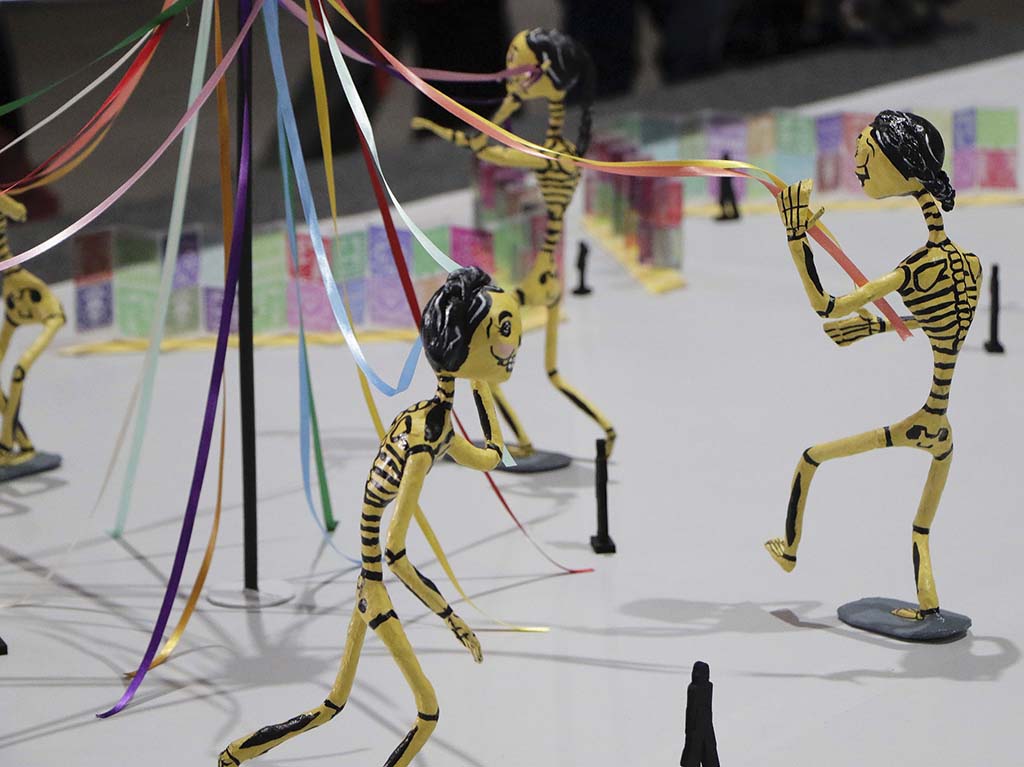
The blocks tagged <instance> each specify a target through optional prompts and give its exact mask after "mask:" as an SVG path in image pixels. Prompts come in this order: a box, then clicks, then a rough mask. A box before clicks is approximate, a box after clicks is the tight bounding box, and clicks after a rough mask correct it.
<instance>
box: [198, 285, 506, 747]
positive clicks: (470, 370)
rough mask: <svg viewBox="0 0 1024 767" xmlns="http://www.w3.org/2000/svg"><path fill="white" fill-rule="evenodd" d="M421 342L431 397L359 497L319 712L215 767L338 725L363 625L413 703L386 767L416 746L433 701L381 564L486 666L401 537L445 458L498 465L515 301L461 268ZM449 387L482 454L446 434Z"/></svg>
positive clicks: (253, 739) (245, 742)
mask: <svg viewBox="0 0 1024 767" xmlns="http://www.w3.org/2000/svg"><path fill="white" fill-rule="evenodd" d="M422 336H423V349H424V352H425V353H426V357H427V360H428V361H429V362H430V364H431V366H432V367H433V368H434V370H435V371H436V373H437V393H436V394H435V395H434V397H433V398H432V399H429V400H425V401H423V402H419V403H417V404H415V405H413V406H412V407H410V408H408V409H407V410H403V411H402V412H401V413H399V414H398V416H397V417H396V418H395V420H394V421H393V422H392V423H391V427H390V428H389V429H388V432H387V434H386V435H385V436H384V439H383V440H382V441H381V445H380V449H379V451H378V452H377V456H376V458H375V459H374V461H373V466H372V467H371V469H370V473H369V476H368V478H367V480H366V485H365V486H364V488H363V511H362V521H361V523H360V525H359V530H360V535H361V539H362V549H361V551H362V571H361V573H360V575H359V578H358V580H357V582H356V605H355V607H354V608H353V611H352V618H351V620H350V622H349V627H348V636H347V638H346V640H345V649H344V652H343V653H342V658H341V666H340V668H339V669H338V676H337V678H336V679H335V682H334V686H333V687H332V688H331V691H330V693H329V694H328V696H327V698H326V699H325V700H324V702H323V703H322V704H321V705H319V706H317V707H316V708H313V709H310V710H309V711H307V712H305V713H303V714H299V715H298V716H296V717H294V718H292V719H289V720H288V721H286V722H282V723H281V724H272V725H270V726H268V727H263V728H261V729H259V730H257V731H256V732H254V733H252V734H251V735H247V736H245V737H244V738H239V739H238V740H236V741H235V742H234V743H232V744H231V745H229V746H228V747H227V748H226V749H224V751H223V752H221V754H220V759H219V760H218V762H217V764H218V767H233V765H238V764H240V763H242V762H244V761H246V760H247V759H252V758H253V757H255V756H259V755H260V754H263V753H266V752H267V751H269V750H270V749H271V748H273V747H274V746H277V745H279V744H281V743H283V742H284V741H286V740H288V739H289V738H292V737H294V736H295V735H298V734H300V733H303V732H307V731H308V730H311V729H313V728H314V727H318V726H319V725H321V724H324V723H325V722H328V721H330V720H331V719H333V718H334V717H335V716H337V714H338V713H339V712H340V711H341V710H342V708H344V706H345V703H346V701H347V700H348V696H349V692H350V691H351V689H352V682H353V680H354V678H355V673H356V665H357V664H358V662H359V655H360V651H361V649H362V646H363V638H364V636H365V634H366V627H367V626H369V627H370V628H371V629H373V631H374V632H376V634H377V636H378V637H379V638H380V639H381V641H382V642H384V644H385V646H386V647H387V648H388V650H390V651H391V654H392V656H393V657H394V659H395V662H396V663H397V664H398V667H399V668H400V669H401V671H402V674H403V675H404V676H405V678H406V681H407V682H408V684H409V686H410V687H411V688H412V692H413V696H414V697H415V700H416V707H417V715H416V716H417V719H416V723H415V725H414V726H413V728H412V729H411V730H410V731H409V733H408V734H407V735H406V736H405V738H404V739H403V740H402V742H401V743H399V745H398V747H397V748H396V749H395V751H394V752H393V753H392V754H391V757H390V758H389V759H388V761H387V764H388V766H389V767H405V765H408V764H409V762H411V761H412V759H413V757H414V756H415V755H416V753H417V752H418V751H419V750H420V749H421V748H422V747H423V744H424V743H426V741H427V739H428V738H429V737H430V735H431V733H432V732H433V731H434V728H435V727H436V726H437V719H438V706H437V698H436V697H435V695H434V689H433V687H432V686H431V684H430V681H429V680H428V679H427V677H426V675H425V674H424V673H423V670H422V669H421V668H420V664H419V661H418V660H417V659H416V655H415V653H414V652H413V649H412V645H411V644H410V643H409V640H408V638H407V637H406V634H405V631H404V629H403V628H402V624H401V622H400V621H399V619H398V616H397V615H396V614H395V611H394V608H393V606H392V604H391V598H390V597H389V596H388V592H387V589H386V588H385V586H384V582H383V578H384V575H383V568H382V566H381V560H382V558H383V559H385V560H386V561H387V564H388V567H390V568H391V571H392V572H393V573H394V574H395V575H397V576H398V578H399V580H401V581H402V583H404V584H405V585H406V586H407V587H408V588H409V590H410V591H412V592H413V594H415V595H416V596H417V597H418V598H419V599H420V601H422V602H423V603H424V604H425V605H426V606H427V607H428V608H429V609H430V610H431V611H433V612H434V613H436V614H437V616H438V617H439V618H440V619H441V620H442V621H444V622H445V623H446V624H447V625H448V627H449V628H450V629H451V630H452V632H453V633H454V634H455V637H456V639H458V641H459V642H460V643H461V644H462V645H463V646H464V647H465V648H466V649H467V650H468V651H469V653H470V654H471V655H472V656H473V660H475V661H476V662H477V663H480V662H481V661H482V660H483V654H482V651H481V649H480V642H479V641H478V640H477V638H476V635H475V634H474V633H473V631H472V630H471V629H470V628H469V626H468V625H466V623H465V621H463V620H462V619H461V618H460V617H459V616H458V615H456V614H455V613H454V612H453V611H452V608H451V605H449V604H448V602H447V601H446V600H445V598H444V597H443V596H442V595H441V592H440V591H438V589H437V586H435V585H434V584H433V583H432V582H431V580H430V579H429V578H427V577H426V576H424V575H423V574H422V573H420V572H419V570H417V569H416V568H415V567H414V566H413V564H412V563H411V562H410V561H409V559H408V557H407V556H406V553H405V535H406V531H407V530H408V528H409V521H410V520H411V519H412V516H413V512H414V510H415V508H416V506H417V503H418V498H419V494H420V489H421V488H422V487H423V482H424V480H425V479H426V476H427V474H428V473H429V472H430V469H431V468H432V467H433V465H434V463H435V462H436V461H437V460H438V459H440V458H441V457H442V456H444V455H445V454H446V453H449V452H450V453H451V455H452V457H453V458H454V459H455V460H456V461H457V462H458V463H460V464H462V465H464V466H469V467H471V468H474V469H478V470H481V471H489V470H491V469H493V468H494V467H495V466H497V465H498V463H499V462H500V461H501V455H502V449H503V442H502V437H501V429H500V426H499V424H498V422H497V418H496V416H495V413H494V403H493V399H492V397H491V391H490V386H489V385H490V384H496V383H500V382H502V381H506V380H508V377H509V375H511V373H512V366H513V365H514V364H515V359H516V352H517V350H518V348H519V342H520V340H521V337H522V326H521V323H520V319H519V306H518V304H517V303H516V300H515V299H514V298H513V297H512V296H510V295H509V294H507V293H505V292H504V291H502V290H501V288H498V287H496V286H494V285H492V284H491V278H490V277H489V276H488V275H487V274H486V273H484V272H482V271H481V270H479V269H477V268H475V267H470V268H468V269H459V270H458V271H455V272H453V273H452V274H451V275H449V276H448V280H447V282H446V283H445V284H444V285H443V286H442V287H441V288H440V290H438V291H437V293H435V294H434V296H433V297H432V298H431V299H430V301H429V302H428V303H427V306H426V309H425V310H424V312H423V329H422ZM456 378H468V379H470V380H471V381H472V385H473V392H474V397H475V399H476V404H477V410H478V411H479V416H480V423H481V426H482V427H483V432H484V437H485V439H486V443H485V447H483V448H479V447H475V446H474V445H473V444H472V443H470V442H469V441H467V440H466V439H465V438H463V437H461V436H460V435H458V434H455V433H454V432H453V430H452V425H451V413H452V400H453V397H454V395H455V379H456ZM392 501H397V502H396V507H395V512H394V514H393V515H392V517H391V522H390V524H389V526H388V530H387V539H386V541H385V547H384V551H383V557H382V552H381V545H380V524H381V516H382V515H383V513H384V509H385V507H386V506H387V505H388V504H389V503H391V502H392Z"/></svg>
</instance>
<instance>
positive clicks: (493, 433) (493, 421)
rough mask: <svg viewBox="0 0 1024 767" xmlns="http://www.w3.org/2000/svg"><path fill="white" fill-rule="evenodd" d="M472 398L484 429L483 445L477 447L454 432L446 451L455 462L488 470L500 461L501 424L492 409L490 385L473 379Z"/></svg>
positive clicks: (479, 469) (502, 446)
mask: <svg viewBox="0 0 1024 767" xmlns="http://www.w3.org/2000/svg"><path fill="white" fill-rule="evenodd" d="M473 398H474V399H475V400H476V409H477V413H478V415H479V416H480V426H481V427H483V430H484V441H485V445H484V447H477V446H476V445H474V444H473V443H472V442H470V441H469V440H468V439H466V438H465V437H463V436H461V435H459V434H456V435H455V436H454V437H453V438H452V444H451V447H450V448H449V449H448V452H449V453H450V454H451V457H452V458H454V459H455V462H456V463H459V464H461V465H462V466H468V467H469V468H471V469H476V470H477V471H490V470H491V469H493V468H495V467H496V466H497V465H498V464H499V463H501V456H502V453H503V452H504V451H503V448H504V446H505V441H504V439H503V438H502V436H501V424H500V423H499V422H498V416H497V415H496V414H495V411H494V395H493V394H492V393H491V387H490V386H488V385H487V384H486V383H482V382H480V381H473Z"/></svg>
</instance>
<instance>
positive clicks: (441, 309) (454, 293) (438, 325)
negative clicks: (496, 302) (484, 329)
mask: <svg viewBox="0 0 1024 767" xmlns="http://www.w3.org/2000/svg"><path fill="white" fill-rule="evenodd" d="M497 290H499V288H497V287H496V286H495V285H493V284H492V283H491V275H489V274H488V273H487V272H485V271H484V270H483V269H478V268H477V267H475V266H469V267H466V268H464V269H456V270H455V271H454V272H452V273H451V274H449V275H448V279H447V280H446V281H445V283H444V285H442V286H441V287H440V288H438V290H437V292H436V293H434V295H433V296H431V297H430V300H429V301H427V306H426V308H425V309H424V310H423V325H422V327H421V328H420V336H421V337H422V338H423V352H424V353H425V354H426V357H427V362H429V363H430V367H432V368H433V369H434V370H436V371H441V370H446V371H448V372H451V373H454V372H456V371H457V370H458V369H459V368H460V367H462V363H463V362H465V361H466V357H468V356H469V342H470V340H471V339H472V338H473V333H474V332H475V331H476V329H477V327H478V326H479V325H480V323H481V322H483V319H484V317H486V316H487V313H488V312H489V311H490V309H491V291H497Z"/></svg>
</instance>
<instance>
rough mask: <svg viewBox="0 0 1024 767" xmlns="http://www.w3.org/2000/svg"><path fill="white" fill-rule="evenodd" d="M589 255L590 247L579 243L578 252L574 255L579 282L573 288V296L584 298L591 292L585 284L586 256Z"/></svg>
mask: <svg viewBox="0 0 1024 767" xmlns="http://www.w3.org/2000/svg"><path fill="white" fill-rule="evenodd" d="M589 253H590V247H589V246H588V245H587V243H585V242H582V241H581V242H580V247H579V250H578V251H577V253H576V271H577V273H578V274H579V278H580V282H579V285H577V286H576V287H575V288H573V291H572V294H573V295H574V296H586V295H589V294H590V293H592V292H593V291H592V290H591V289H590V287H589V286H588V285H587V284H586V283H587V255H588V254H589Z"/></svg>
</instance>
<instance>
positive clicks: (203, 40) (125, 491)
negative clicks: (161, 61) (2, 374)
mask: <svg viewBox="0 0 1024 767" xmlns="http://www.w3.org/2000/svg"><path fill="white" fill-rule="evenodd" d="M212 26H213V3H212V0H206V2H204V3H203V10H202V14H201V16H200V18H199V30H198V36H197V39H196V50H195V54H194V56H193V58H192V78H191V81H190V83H189V89H188V101H187V102H186V103H188V104H191V103H192V102H193V101H195V99H196V96H198V95H199V90H200V88H202V85H203V71H204V69H205V68H206V58H207V55H208V53H209V50H210V31H211V29H212ZM198 122H199V121H198V120H197V119H195V117H193V119H192V120H191V121H190V122H189V123H188V125H187V126H186V128H185V133H184V135H183V136H182V139H181V149H180V151H179V153H178V170H177V173H176V175H175V178H174V196H173V198H172V202H171V217H170V221H169V222H168V224H167V244H166V247H165V248H164V259H163V270H162V273H161V275H160V287H159V289H158V291H157V299H156V308H155V309H154V311H153V329H152V330H151V331H150V334H149V347H148V348H147V350H146V357H145V360H144V361H143V363H142V394H141V398H140V400H139V409H138V412H137V414H136V417H135V429H134V431H133V433H132V442H131V448H130V450H129V453H128V464H127V466H126V467H125V474H124V480H123V481H122V484H121V498H120V501H119V503H118V511H117V519H116V521H115V523H114V529H113V530H111V532H110V534H111V535H112V536H113V537H115V538H119V537H120V536H121V533H123V532H124V526H125V522H126V520H127V518H128V509H129V508H130V507H131V502H132V495H133V492H134V490H135V479H136V476H137V474H138V468H139V459H140V458H141V456H142V445H143V441H144V439H145V436H146V427H147V424H148V423H149V411H150V407H151V406H152V403H153V389H154V386H155V382H156V371H157V366H158V364H159V359H160V343H161V342H162V341H163V337H164V326H165V325H166V322H167V308H168V306H170V303H171V289H172V287H173V286H174V272H175V269H176V267H177V264H178V248H179V246H180V244H181V231H182V227H183V226H184V222H185V201H186V195H187V194H188V183H189V178H190V176H191V173H192V158H193V155H194V150H195V137H196V129H197V127H198Z"/></svg>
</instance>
